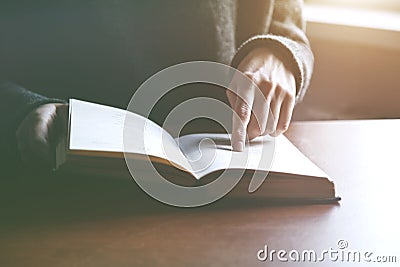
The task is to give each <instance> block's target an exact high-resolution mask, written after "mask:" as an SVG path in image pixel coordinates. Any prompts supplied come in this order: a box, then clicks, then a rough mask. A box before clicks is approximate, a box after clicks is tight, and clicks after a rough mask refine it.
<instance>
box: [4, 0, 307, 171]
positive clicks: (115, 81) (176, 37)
mask: <svg viewBox="0 0 400 267" xmlns="http://www.w3.org/2000/svg"><path fill="white" fill-rule="evenodd" d="M304 25H305V24H304V20H303V17H302V1H299V0H291V1H290V0H288V1H286V0H275V1H273V0H270V1H268V0H252V1H248V0H219V1H218V0H201V1H200V0H199V1H194V0H171V1H164V0H147V1H130V0H114V1H110V0H97V1H40V3H38V2H32V3H25V4H23V5H22V4H19V3H18V1H11V0H6V1H2V3H1V4H0V36H1V44H0V78H1V79H2V80H4V81H7V82H6V83H2V84H1V85H0V111H1V112H0V122H1V128H0V138H1V142H0V146H1V147H0V148H1V150H2V151H7V152H6V153H1V154H3V155H6V157H7V159H8V160H7V161H5V160H2V161H1V163H0V164H2V165H7V164H9V162H14V163H15V162H17V161H18V153H17V149H16V143H15V131H16V128H17V126H18V125H19V123H20V122H21V120H22V119H23V118H24V116H25V115H26V114H27V113H28V112H29V111H30V110H32V109H33V108H35V107H37V106H39V105H41V104H44V103H49V102H54V101H62V100H67V99H68V98H70V97H74V98H80V99H85V100H88V101H93V102H100V103H104V104H107V105H113V106H118V107H121V108H125V107H126V105H127V103H128V101H129V99H130V97H131V96H132V94H133V93H134V91H135V88H138V86H139V85H140V84H141V83H142V82H143V81H145V80H146V79H147V78H148V77H150V76H151V75H153V74H154V73H156V72H157V71H159V70H162V69H163V68H165V67H167V66H170V65H173V64H176V63H180V62H185V61H191V60H212V61H217V62H221V63H225V64H231V65H232V66H237V65H238V64H239V62H240V61H241V59H242V58H243V57H244V56H245V55H246V54H247V53H248V52H249V51H251V50H252V49H254V47H259V46H265V47H268V48H269V49H271V50H273V51H274V52H275V53H277V55H278V56H279V57H280V58H281V59H282V60H283V61H284V62H285V63H286V64H287V65H288V66H290V67H291V70H292V72H293V73H294V75H295V77H296V86H297V100H298V101H299V100H300V99H301V98H302V96H303V95H304V92H305V90H306V88H307V86H308V83H309V80H310V77H311V73H312V67H313V56H312V53H311V50H310V48H309V44H308V40H307V38H306V36H305V33H304ZM9 81H11V82H12V83H10V82H9ZM13 83H14V84H13ZM15 84H19V85H15ZM23 87H24V88H28V90H27V89H24V88H23ZM205 91H206V90H205ZM205 91H204V92H201V93H200V94H202V93H204V94H209V93H211V94H212V93H213V91H212V90H211V91H209V92H205ZM34 92H36V93H34ZM197 93H198V92H197ZM219 97H221V94H219ZM57 99H61V100H57Z"/></svg>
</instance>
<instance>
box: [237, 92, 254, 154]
mask: <svg viewBox="0 0 400 267" xmlns="http://www.w3.org/2000/svg"><path fill="white" fill-rule="evenodd" d="M253 101H254V93H253V90H251V86H250V88H238V92H237V97H236V103H235V105H234V106H233V111H234V113H233V118H232V148H233V150H234V151H243V149H244V145H245V142H246V136H247V132H246V131H247V125H248V124H249V122H250V116H251V110H252V107H253Z"/></svg>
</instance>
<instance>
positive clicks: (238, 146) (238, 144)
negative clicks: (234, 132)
mask: <svg viewBox="0 0 400 267" xmlns="http://www.w3.org/2000/svg"><path fill="white" fill-rule="evenodd" d="M233 150H235V151H238V152H242V151H243V150H244V143H243V142H242V141H238V142H236V143H235V145H234V147H233Z"/></svg>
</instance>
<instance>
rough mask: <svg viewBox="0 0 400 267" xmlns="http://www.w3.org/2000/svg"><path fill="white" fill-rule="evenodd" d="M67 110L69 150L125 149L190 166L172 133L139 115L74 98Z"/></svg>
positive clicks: (118, 150) (112, 150) (110, 150)
mask: <svg viewBox="0 0 400 267" xmlns="http://www.w3.org/2000/svg"><path fill="white" fill-rule="evenodd" d="M70 112H71V114H70V139H69V149H70V150H83V151H100V152H120V153H122V152H123V151H124V149H125V152H127V153H134V154H141V155H151V156H156V157H159V158H163V159H168V160H170V161H172V162H174V163H176V164H178V165H180V166H183V167H185V168H190V165H189V164H188V163H187V160H186V158H185V157H184V156H183V154H182V153H181V151H180V149H179V147H178V146H177V144H176V143H175V140H174V139H173V138H172V136H171V135H170V134H168V133H167V132H166V131H164V130H163V129H162V128H161V127H159V126H158V125H157V124H155V123H154V122H152V121H150V120H148V119H146V118H144V117H142V116H140V115H137V114H134V113H131V112H127V111H125V110H122V109H118V108H113V107H109V106H105V105H100V104H94V103H90V102H85V101H81V100H76V99H71V100H70ZM124 126H125V127H127V129H126V133H127V134H128V136H127V137H126V138H125V140H124ZM129 135H131V136H132V138H129ZM124 141H125V146H124Z"/></svg>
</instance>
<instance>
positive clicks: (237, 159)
mask: <svg viewBox="0 0 400 267" xmlns="http://www.w3.org/2000/svg"><path fill="white" fill-rule="evenodd" d="M177 142H178V144H179V146H180V148H181V150H182V152H183V153H184V154H185V156H186V157H187V158H188V160H189V163H190V164H191V165H192V169H193V171H194V172H195V174H196V177H197V178H200V177H202V176H205V175H207V174H209V173H211V172H214V171H217V170H225V169H249V170H259V171H272V172H276V173H286V174H297V175H305V176H315V177H327V175H326V174H325V173H324V172H323V171H322V170H321V169H319V168H318V167H317V166H316V165H315V164H313V163H312V162H311V161H310V160H309V159H308V158H307V157H305V156H304V155H303V154H302V153H301V152H300V151H299V150H298V149H297V148H296V147H295V146H294V145H293V144H292V143H291V142H290V141H289V140H288V139H287V138H286V137H285V136H284V135H280V136H279V137H276V138H272V137H270V136H263V137H257V138H255V139H254V140H252V141H250V142H249V144H246V146H245V149H244V151H243V152H233V151H232V147H231V145H230V136H229V135H228V134H191V135H185V136H182V137H180V138H178V139H177Z"/></svg>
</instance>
